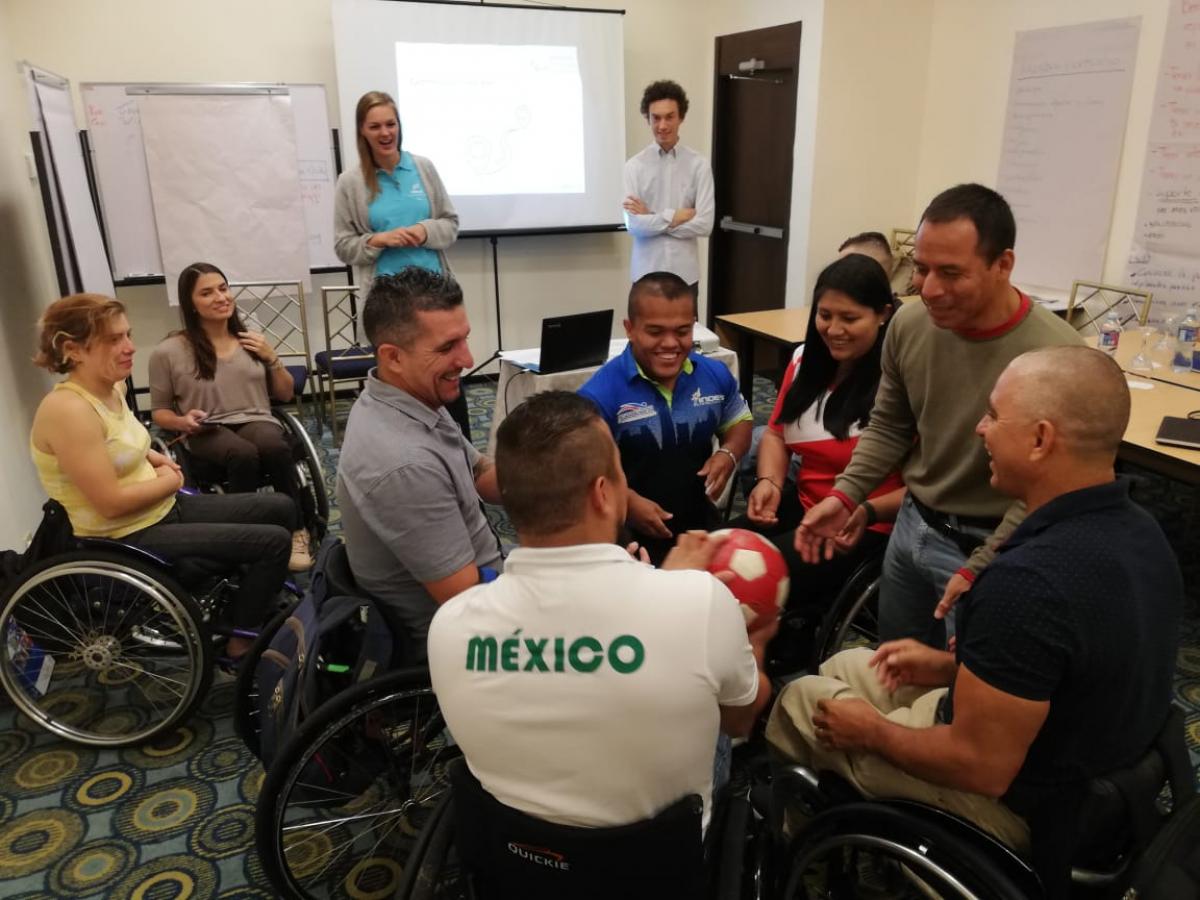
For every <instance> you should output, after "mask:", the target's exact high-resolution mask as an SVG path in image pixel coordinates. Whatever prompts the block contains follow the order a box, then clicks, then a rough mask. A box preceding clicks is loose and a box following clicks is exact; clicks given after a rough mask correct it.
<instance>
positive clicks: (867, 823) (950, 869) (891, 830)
mask: <svg viewBox="0 0 1200 900" xmlns="http://www.w3.org/2000/svg"><path fill="white" fill-rule="evenodd" d="M969 827H970V826H968V825H966V824H965V823H964V824H961V825H957V826H954V827H945V826H943V825H942V824H940V823H938V822H935V821H932V820H931V819H929V818H927V817H926V816H924V815H921V814H920V807H918V806H917V805H916V804H905V805H903V806H901V805H892V804H887V803H879V802H863V803H849V804H845V805H842V806H837V807H834V808H833V809H830V810H828V811H826V812H824V813H822V814H820V815H818V816H817V817H816V818H815V819H813V820H812V821H811V822H810V823H809V824H808V825H806V826H805V827H804V829H803V830H802V831H801V832H800V833H799V835H798V836H797V838H796V839H795V840H794V841H793V843H792V852H791V855H792V859H793V861H792V863H791V867H790V872H789V874H788V879H787V884H786V887H785V889H784V892H783V894H782V897H783V898H784V900H799V898H803V900H815V898H830V900H833V898H847V900H850V898H885V897H886V898H896V900H926V898H930V897H942V898H948V900H949V898H961V900H1028V898H1030V897H1036V896H1040V895H1041V890H1040V886H1039V885H1038V884H1037V881H1036V878H1034V877H1033V875H1032V873H1030V872H1029V870H1028V869H1026V868H1024V867H1022V866H1020V865H1019V864H1018V863H1015V862H1013V861H1012V860H1013V859H1015V858H1013V857H1011V853H1009V855H1008V857H1007V858H1006V857H1005V856H1004V855H1001V854H990V853H987V852H984V850H983V849H982V848H981V845H980V842H979V836H978V835H976V836H974V837H971V836H968V835H966V834H965V833H964V834H961V835H960V834H958V833H957V832H959V831H964V832H965V829H967V828H969Z"/></svg>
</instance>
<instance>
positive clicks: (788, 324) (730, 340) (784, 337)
mask: <svg viewBox="0 0 1200 900" xmlns="http://www.w3.org/2000/svg"><path fill="white" fill-rule="evenodd" d="M809 310H810V307H809V306H807V305H805V306H796V307H793V308H791V309H764V310H760V311H759V312H748V313H730V314H729V315H724V316H717V317H716V326H717V335H718V336H719V337H720V338H721V343H722V344H723V345H724V346H726V347H729V348H731V349H732V350H733V351H734V352H735V353H736V354H737V360H738V372H739V373H740V376H739V379H738V382H739V384H740V385H741V388H742V396H743V397H745V398H746V400H747V401H748V402H749V400H750V398H751V397H753V396H754V345H755V344H756V343H757V342H758V341H760V340H762V341H767V342H768V343H771V344H775V345H777V346H779V347H781V348H782V349H783V350H784V351H786V352H787V353H788V355H789V356H790V355H791V353H792V351H794V350H795V349H796V348H797V347H799V346H800V345H801V344H803V343H804V338H805V336H806V335H807V334H808V317H809Z"/></svg>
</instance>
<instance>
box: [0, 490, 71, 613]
mask: <svg viewBox="0 0 1200 900" xmlns="http://www.w3.org/2000/svg"><path fill="white" fill-rule="evenodd" d="M74 538H75V533H74V531H73V530H72V529H71V520H70V519H69V518H68V517H67V511H66V510H65V509H64V508H63V505H62V504H61V503H59V502H58V501H57V500H47V501H46V502H45V504H44V505H43V506H42V521H41V522H40V523H39V524H38V527H37V531H35V532H34V534H33V539H32V540H31V541H30V542H29V546H28V547H27V548H26V549H25V552H24V553H21V552H18V551H16V550H3V551H0V591H7V589H8V588H9V587H10V586H11V585H12V584H14V583H15V581H16V579H17V576H19V575H21V574H23V573H24V572H25V570H26V569H28V568H29V567H30V566H32V565H33V564H34V563H37V562H41V561H42V560H43V559H48V558H49V557H51V556H56V555H58V554H59V553H66V552H67V551H68V550H70V549H72V548H73V547H74V544H75V540H74Z"/></svg>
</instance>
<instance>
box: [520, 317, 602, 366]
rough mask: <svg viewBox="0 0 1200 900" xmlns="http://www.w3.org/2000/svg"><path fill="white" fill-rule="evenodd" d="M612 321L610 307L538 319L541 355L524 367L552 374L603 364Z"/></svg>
mask: <svg viewBox="0 0 1200 900" xmlns="http://www.w3.org/2000/svg"><path fill="white" fill-rule="evenodd" d="M612 322H613V311H612V310H611V309H602V310H599V311H597V312H586V313H576V314H574V315H570V316H551V317H550V318H548V319H542V347H541V355H540V357H539V358H538V361H537V364H536V365H526V366H525V368H527V369H529V370H530V371H531V372H540V373H541V374H542V375H552V374H553V373H555V372H567V371H570V370H571V369H587V368H590V367H592V366H602V365H604V363H605V362H606V361H607V360H608V341H609V335H610V334H611V333H612Z"/></svg>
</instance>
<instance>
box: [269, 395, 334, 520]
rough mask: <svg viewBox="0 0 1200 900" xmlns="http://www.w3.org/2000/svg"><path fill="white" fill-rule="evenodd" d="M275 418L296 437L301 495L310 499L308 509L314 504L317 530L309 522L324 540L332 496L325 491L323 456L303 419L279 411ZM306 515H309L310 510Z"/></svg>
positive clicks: (307, 501)
mask: <svg viewBox="0 0 1200 900" xmlns="http://www.w3.org/2000/svg"><path fill="white" fill-rule="evenodd" d="M275 416H276V418H278V419H279V421H280V422H281V423H282V424H283V427H284V428H285V429H286V430H287V432H288V434H289V435H290V436H291V438H292V442H293V446H295V447H296V450H297V454H296V455H297V459H296V481H297V483H298V484H299V485H300V492H301V494H302V495H303V496H305V497H306V498H307V499H306V500H305V501H304V503H305V505H306V507H307V506H308V505H309V504H311V506H312V513H313V515H314V516H315V518H316V523H315V524H316V527H314V523H308V524H309V530H311V531H314V532H316V533H314V535H313V537H314V538H315V539H316V540H317V541H320V540H321V538H323V537H324V536H325V523H326V522H328V521H329V494H328V493H327V492H326V490H325V472H324V470H323V469H322V468H321V457H320V455H319V454H318V453H317V447H316V445H315V444H314V443H313V441H312V438H311V437H309V435H308V432H307V431H305V430H304V426H303V425H301V424H300V420H299V419H297V418H296V417H295V416H294V415H292V414H291V413H289V412H284V411H283V410H279V409H277V410H275ZM305 512H306V515H307V513H308V510H307V509H306V510H305Z"/></svg>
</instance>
